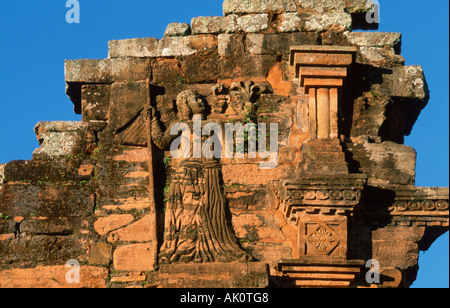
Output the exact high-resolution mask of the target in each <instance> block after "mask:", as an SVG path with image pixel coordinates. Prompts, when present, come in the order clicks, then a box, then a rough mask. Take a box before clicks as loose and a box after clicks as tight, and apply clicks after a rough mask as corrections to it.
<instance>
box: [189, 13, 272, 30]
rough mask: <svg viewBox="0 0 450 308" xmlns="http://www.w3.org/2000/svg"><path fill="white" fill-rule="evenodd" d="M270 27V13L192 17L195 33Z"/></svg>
mask: <svg viewBox="0 0 450 308" xmlns="http://www.w3.org/2000/svg"><path fill="white" fill-rule="evenodd" d="M268 27H269V15H268V14H251V15H245V16H242V17H239V16H236V15H228V16H226V17H197V18H193V19H192V33H193V34H220V33H237V32H241V31H242V32H247V33H252V32H260V31H262V30H265V29H267V28H268Z"/></svg>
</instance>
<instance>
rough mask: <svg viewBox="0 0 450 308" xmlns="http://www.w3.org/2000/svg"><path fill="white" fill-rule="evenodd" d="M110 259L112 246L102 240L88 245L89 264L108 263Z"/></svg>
mask: <svg viewBox="0 0 450 308" xmlns="http://www.w3.org/2000/svg"><path fill="white" fill-rule="evenodd" d="M111 260H112V246H111V245H110V244H107V243H103V242H94V243H91V244H90V245H89V264H99V265H109V264H110V262H111Z"/></svg>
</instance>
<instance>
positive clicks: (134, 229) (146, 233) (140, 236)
mask: <svg viewBox="0 0 450 308" xmlns="http://www.w3.org/2000/svg"><path fill="white" fill-rule="evenodd" d="M154 223H155V222H154V219H153V217H152V216H151V215H147V216H145V217H144V218H142V219H140V220H138V221H136V222H134V223H132V224H131V225H129V226H127V227H124V228H121V229H118V230H116V231H113V232H111V233H110V234H109V236H108V242H110V243H115V242H149V241H153V240H154V234H153V233H152V225H154Z"/></svg>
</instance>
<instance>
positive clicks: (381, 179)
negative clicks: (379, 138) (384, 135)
mask: <svg viewBox="0 0 450 308" xmlns="http://www.w3.org/2000/svg"><path fill="white" fill-rule="evenodd" d="M348 150H349V151H350V152H351V153H352V155H353V156H352V158H353V160H354V163H355V164H357V165H359V168H360V170H361V171H362V172H364V173H366V174H370V177H369V180H368V184H369V185H386V184H392V185H414V181H415V167H416V155H417V154H416V151H415V150H414V149H413V148H411V147H408V146H405V145H402V144H396V143H393V142H383V143H364V144H362V145H361V144H348Z"/></svg>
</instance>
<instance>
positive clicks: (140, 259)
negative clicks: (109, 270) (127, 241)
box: [113, 244, 155, 271]
mask: <svg viewBox="0 0 450 308" xmlns="http://www.w3.org/2000/svg"><path fill="white" fill-rule="evenodd" d="M113 258H114V268H115V269H116V270H119V271H151V270H153V265H154V261H155V258H154V251H153V247H152V245H151V244H132V245H126V246H120V247H118V248H117V249H116V250H115V251H114V256H113Z"/></svg>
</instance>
